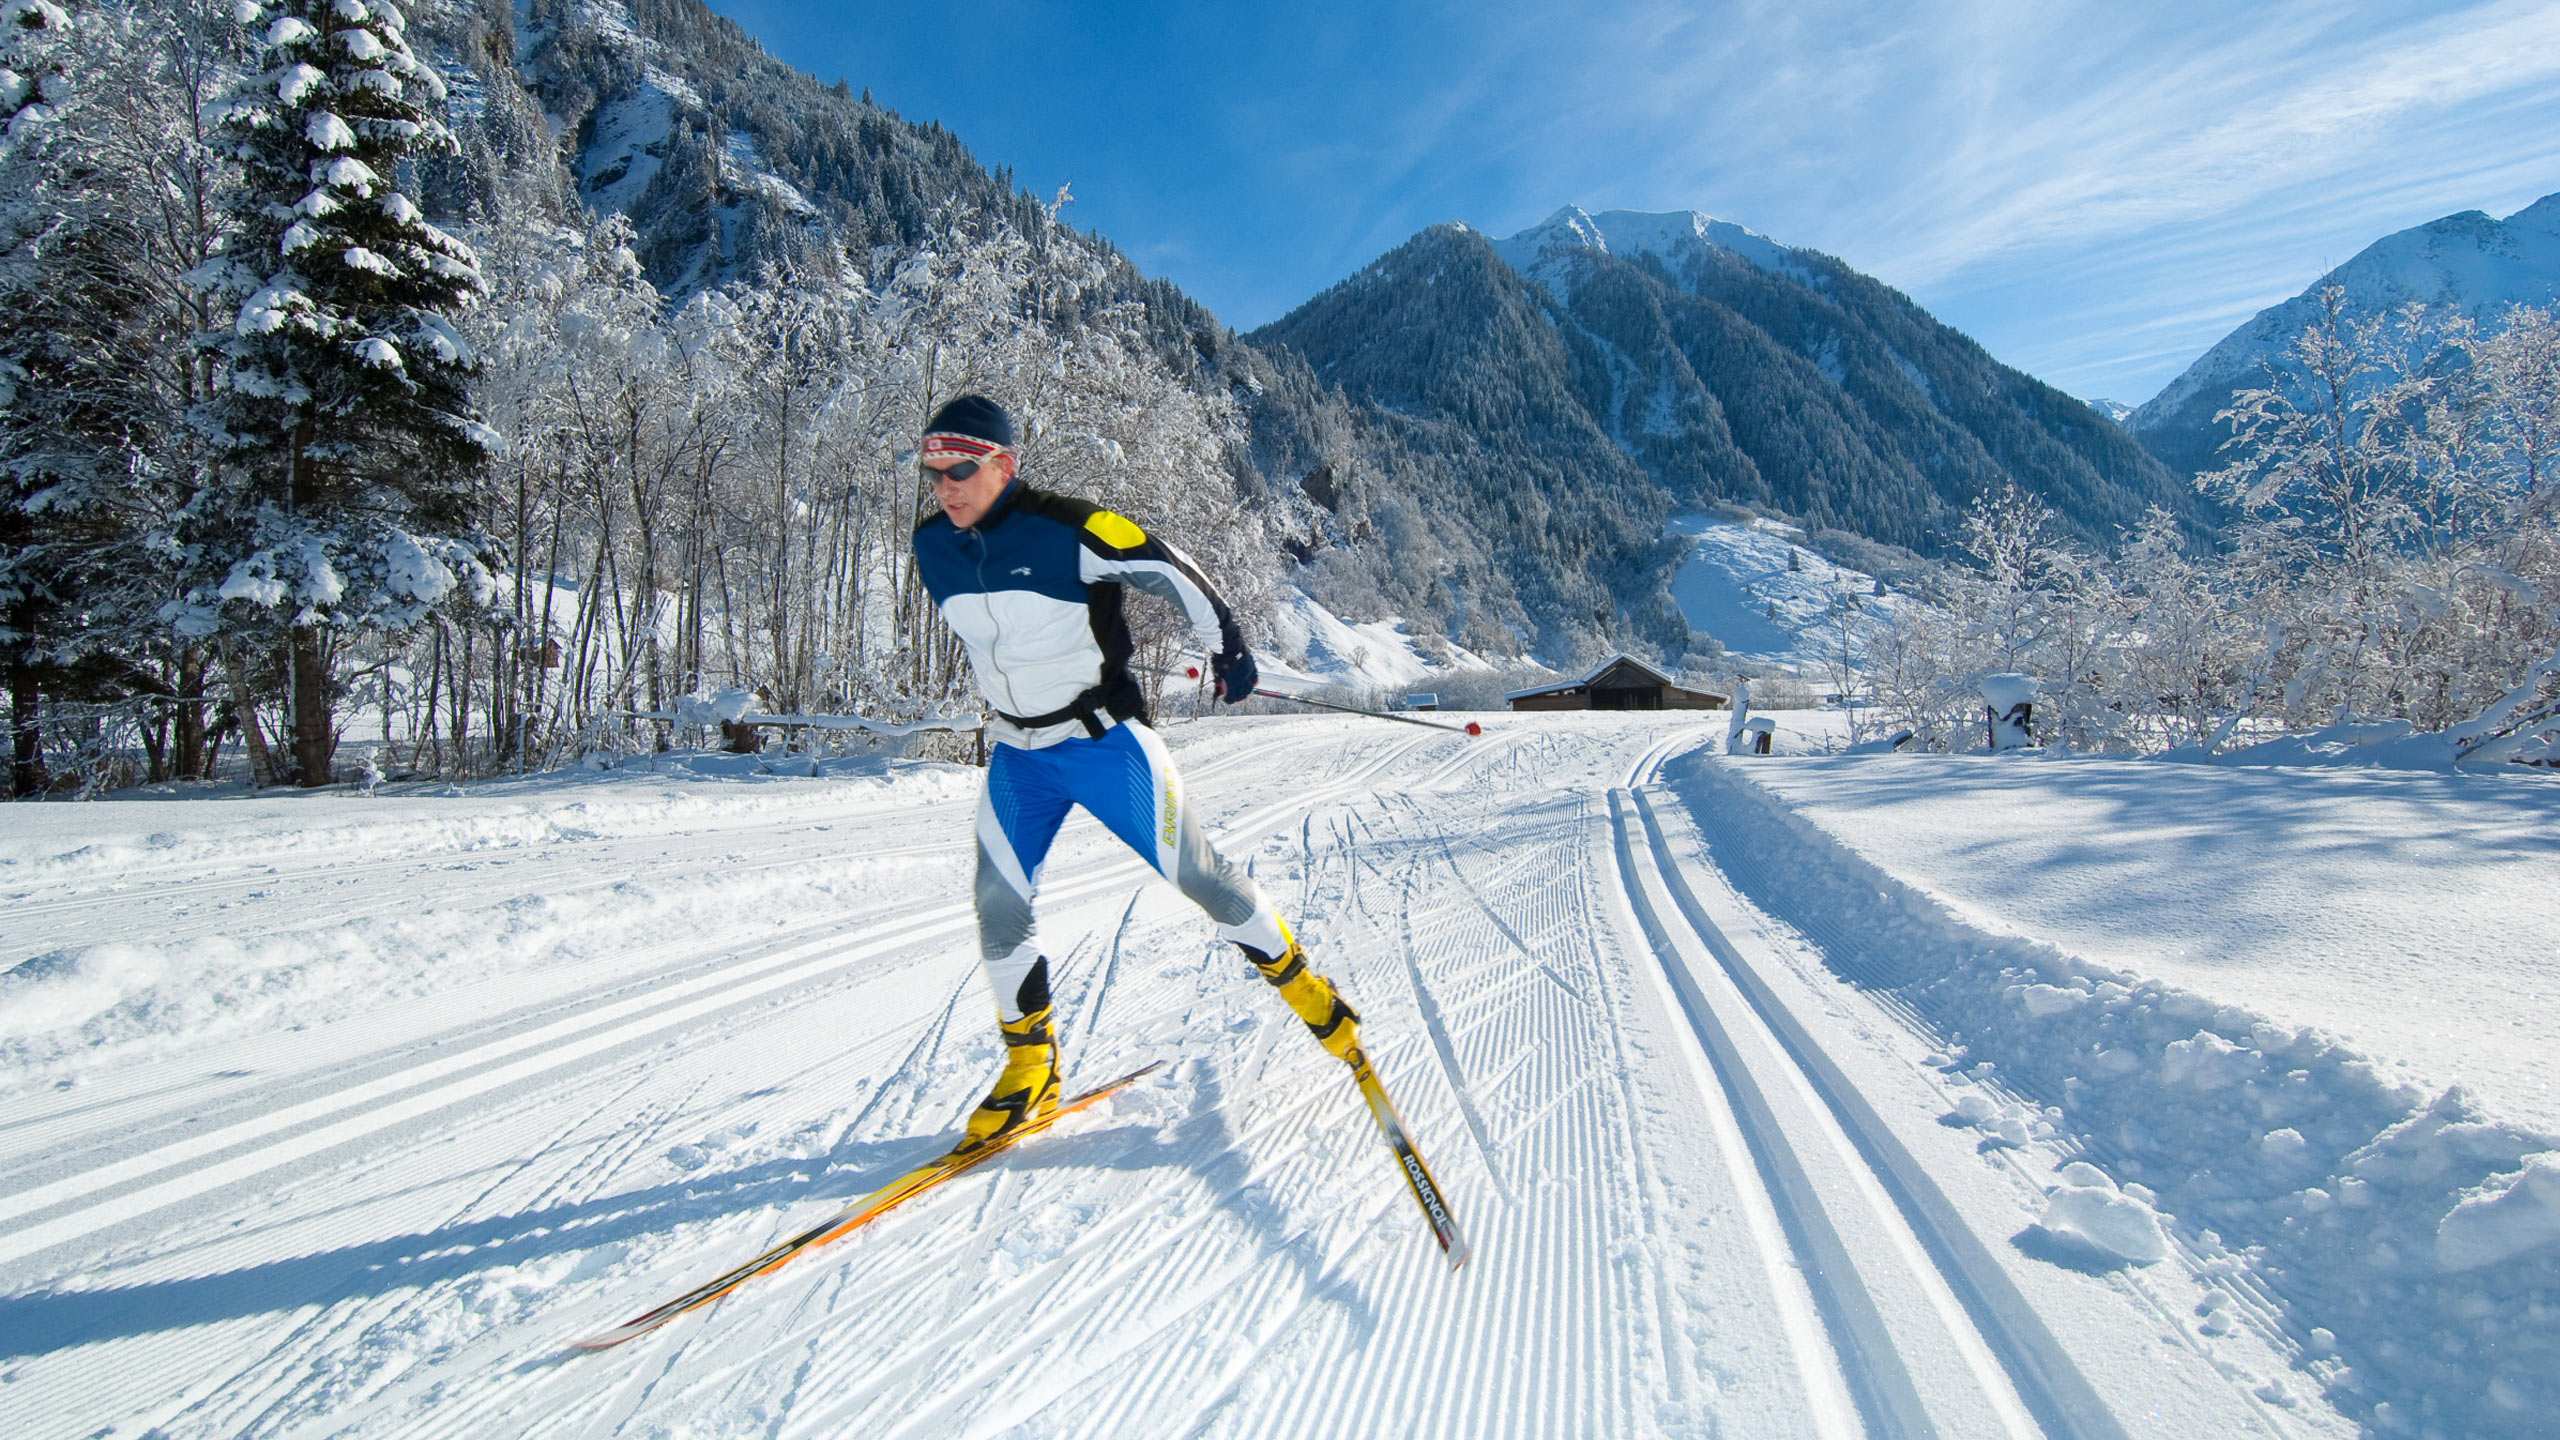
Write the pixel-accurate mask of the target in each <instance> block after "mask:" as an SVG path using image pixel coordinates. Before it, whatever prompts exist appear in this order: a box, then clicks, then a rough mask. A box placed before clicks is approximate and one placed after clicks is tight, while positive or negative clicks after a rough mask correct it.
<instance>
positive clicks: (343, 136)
mask: <svg viewBox="0 0 2560 1440" xmlns="http://www.w3.org/2000/svg"><path fill="white" fill-rule="evenodd" d="M302 135H303V138H304V139H305V140H308V141H309V142H310V143H311V148H312V149H314V150H353V149H354V148H356V132H354V131H353V130H350V129H348V128H347V122H346V121H344V120H341V119H339V118H338V117H337V116H335V115H333V114H331V113H329V112H328V111H326V110H314V111H312V112H311V118H310V119H308V120H306V121H304V122H303V126H302Z"/></svg>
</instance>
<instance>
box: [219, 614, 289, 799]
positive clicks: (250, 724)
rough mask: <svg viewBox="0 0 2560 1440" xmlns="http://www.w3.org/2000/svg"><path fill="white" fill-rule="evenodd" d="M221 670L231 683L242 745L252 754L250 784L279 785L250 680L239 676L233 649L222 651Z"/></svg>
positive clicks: (238, 665) (236, 656) (252, 785)
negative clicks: (259, 722) (250, 690)
mask: <svg viewBox="0 0 2560 1440" xmlns="http://www.w3.org/2000/svg"><path fill="white" fill-rule="evenodd" d="M222 669H223V673H224V675H226V676H227V677H228V678H229V680H230V682H231V713H232V716H233V719H234V720H235V722H236V723H237V724H238V725H239V727H240V743H241V744H242V745H244V746H246V747H248V751H249V784H250V785H251V787H253V788H254V787H256V786H260V785H272V784H274V783H275V782H276V762H275V756H273V755H272V754H270V753H268V750H267V735H266V731H265V730H264V729H262V728H260V726H259V724H258V704H257V701H256V700H255V699H254V698H253V697H252V696H251V695H250V693H249V681H248V677H246V676H244V675H242V674H241V673H240V656H239V653H238V652H237V651H235V650H233V649H232V648H231V647H230V646H228V645H225V646H224V647H223V648H222Z"/></svg>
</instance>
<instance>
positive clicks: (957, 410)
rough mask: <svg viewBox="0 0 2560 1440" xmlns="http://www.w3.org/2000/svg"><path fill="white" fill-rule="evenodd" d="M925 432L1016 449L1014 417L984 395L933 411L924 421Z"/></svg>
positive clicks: (965, 396) (961, 398)
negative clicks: (928, 418) (958, 436)
mask: <svg viewBox="0 0 2560 1440" xmlns="http://www.w3.org/2000/svg"><path fill="white" fill-rule="evenodd" d="M924 433H925V434H926V435H928V436H932V435H966V436H968V437H970V438H971V439H973V440H984V441H986V442H987V443H988V444H990V445H1001V446H1003V447H1004V448H1006V449H1007V450H1010V449H1012V448H1013V417H1012V416H1010V415H1007V414H1005V413H1004V407H1003V406H1001V405H999V404H997V403H996V402H994V401H993V400H990V399H988V398H987V397H986V396H984V395H963V396H961V397H960V398H959V399H957V400H954V401H952V402H951V403H949V404H947V405H945V406H943V407H942V408H941V409H939V410H936V411H934V412H933V418H932V419H930V420H927V421H926V422H924Z"/></svg>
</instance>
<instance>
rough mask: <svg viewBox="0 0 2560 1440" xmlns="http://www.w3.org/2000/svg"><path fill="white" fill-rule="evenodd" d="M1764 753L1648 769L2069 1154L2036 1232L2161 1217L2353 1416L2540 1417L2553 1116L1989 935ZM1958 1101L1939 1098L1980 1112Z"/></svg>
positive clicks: (2554, 1362) (2162, 1228)
mask: <svg viewBox="0 0 2560 1440" xmlns="http://www.w3.org/2000/svg"><path fill="white" fill-rule="evenodd" d="M1857 763H1863V764H1867V765H1871V766H1878V767H1891V766H1898V765H1907V764H1908V763H1910V762H1908V761H1905V760H1878V761H1866V762H1857ZM1768 769H1769V767H1768V766H1767V764H1766V763H1765V762H1764V763H1760V764H1753V765H1747V766H1746V765H1743V764H1738V763H1734V762H1728V761H1723V760H1720V759H1715V758H1712V757H1708V756H1705V755H1702V754H1701V755H1692V756H1690V757H1687V758H1684V759H1683V760H1681V761H1679V762H1676V763H1675V764H1674V765H1672V766H1671V767H1670V768H1669V770H1668V771H1667V772H1666V778H1667V779H1668V780H1669V782H1670V783H1671V785H1672V786H1673V787H1674V789H1675V791H1676V792H1677V793H1678V794H1679V796H1680V798H1681V799H1682V800H1683V802H1684V803H1686V804H1688V805H1689V806H1690V808H1691V810H1692V812H1693V813H1694V814H1695V815H1696V816H1697V817H1698V819H1699V822H1700V824H1701V826H1702V827H1703V828H1704V829H1705V830H1706V831H1707V833H1709V834H1710V835H1712V836H1715V837H1717V844H1716V854H1717V858H1718V861H1719V863H1721V864H1724V865H1725V866H1726V868H1727V872H1728V874H1730V875H1731V876H1732V877H1733V879H1734V883H1735V885H1736V887H1737V888H1738V889H1740V890H1741V891H1742V892H1743V893H1744V894H1745V895H1746V896H1747V897H1748V898H1750V899H1751V900H1752V901H1754V903H1756V904H1758V905H1760V906H1761V907H1762V908H1764V909H1766V910H1768V911H1770V912H1771V913H1773V914H1775V915H1777V916H1778V917H1780V918H1782V919H1786V920H1788V921H1790V922H1792V923H1795V924H1796V925H1798V926H1799V928H1802V929H1804V930H1805V931H1806V932H1807V934H1808V935H1810V936H1814V937H1815V938H1816V939H1817V941H1818V942H1819V943H1820V944H1821V945H1822V947H1823V951H1824V953H1825V956H1826V958H1827V959H1828V961H1829V962H1830V963H1831V964H1832V965H1833V966H1834V967H1835V968H1837V969H1839V970H1840V971H1841V973H1842V974H1843V976H1844V978H1847V979H1850V980H1852V981H1853V982H1854V983H1857V984H1860V985H1862V986H1867V987H1871V988H1877V989H1882V990H1889V991H1890V992H1891V993H1892V994H1893V995H1894V996H1895V997H1896V998H1897V1000H1898V1001H1900V1002H1901V1003H1902V1004H1905V1005H1907V1006H1909V1007H1910V1009H1911V1010H1912V1011H1913V1012H1914V1013H1916V1014H1917V1015H1918V1016H1919V1017H1921V1020H1922V1022H1923V1023H1924V1024H1925V1025H1926V1026H1927V1027H1928V1028H1929V1029H1930V1030H1931V1031H1933V1032H1934V1034H1935V1036H1936V1037H1937V1038H1938V1040H1939V1041H1940V1043H1942V1044H1943V1045H1945V1046H1946V1047H1947V1053H1948V1056H1949V1057H1950V1058H1949V1060H1948V1064H1949V1066H1950V1067H1951V1068H1957V1067H1961V1068H1962V1069H1964V1070H1967V1071H1978V1072H1979V1073H1982V1074H1986V1075H1988V1074H1995V1073H1996V1075H1997V1077H1998V1079H1999V1082H2000V1084H2001V1085H2002V1086H2003V1087H2005V1089H2006V1090H2007V1091H2008V1092H2009V1093H2010V1094H2014V1095H2016V1096H2019V1097H2022V1100H2023V1104H2022V1105H2020V1106H2019V1107H2018V1109H2019V1110H2020V1111H2024V1112H2026V1113H2032V1114H2034V1115H2036V1116H2037V1117H2038V1118H2039V1119H2040V1120H2041V1121H2043V1122H2044V1123H2045V1124H2047V1125H2049V1126H2050V1127H2051V1129H2052V1130H2053V1132H2054V1133H2055V1134H2056V1135H2057V1137H2058V1138H2060V1139H2062V1140H2064V1141H2066V1142H2067V1143H2068V1144H2069V1145H2070V1146H2072V1147H2074V1148H2076V1149H2077V1150H2079V1151H2080V1152H2081V1153H2082V1154H2083V1155H2084V1156H2085V1158H2086V1160H2087V1161H2088V1162H2089V1163H2087V1164H2085V1165H2075V1166H2072V1167H2068V1168H2066V1170H2065V1171H2064V1173H2063V1174H2062V1175H2061V1176H2060V1177H2058V1178H2059V1181H2060V1183H2059V1184H2057V1185H2056V1186H2055V1187H2054V1189H2053V1190H2052V1191H2051V1192H2050V1193H2049V1195H2048V1197H2047V1201H2046V1206H2045V1210H2044V1213H2043V1215H2042V1217H2041V1219H2040V1222H2039V1225H2038V1227H2037V1228H2038V1229H2040V1230H2041V1231H2043V1232H2044V1234H2045V1236H2046V1237H2047V1238H2048V1239H2049V1240H2051V1241H2055V1242H2059V1243H2060V1244H2062V1245H2064V1246H2067V1247H2068V1248H2069V1249H2071V1250H2073V1251H2076V1252H2078V1253H2080V1254H2081V1255H2083V1256H2097V1257H2104V1258H2107V1259H2109V1260H2110V1261H2112V1262H2115V1263H2137V1264H2139V1263H2150V1262H2152V1261H2156V1260H2158V1259H2160V1258H2162V1257H2163V1256H2164V1255H2166V1254H2167V1253H2168V1250H2167V1246H2166V1241H2165V1239H2164V1238H2163V1237H2164V1235H2165V1234H2166V1233H2167V1232H2168V1231H2174V1232H2175V1233H2176V1234H2178V1235H2180V1236H2183V1237H2185V1238H2186V1239H2187V1240H2188V1242H2189V1243H2190V1244H2191V1245H2192V1246H2193V1247H2194V1249H2195V1250H2196V1252H2197V1253H2198V1254H2199V1255H2202V1256H2205V1257H2207V1258H2208V1262H2209V1263H2211V1264H2215V1265H2226V1266H2240V1267H2246V1268H2247V1269H2249V1270H2250V1271H2252V1272H2254V1274H2255V1276H2256V1277H2257V1279H2258V1280H2259V1281H2260V1282H2261V1283H2262V1284H2263V1285H2264V1286H2265V1288H2266V1289H2267V1290H2269V1291H2271V1292H2272V1293H2273V1294H2274V1295H2275V1296H2276V1297H2277V1298H2278V1300H2279V1301H2280V1302H2281V1303H2282V1305H2283V1306H2284V1309H2285V1320H2286V1324H2287V1328H2288V1329H2289V1331H2290V1332H2291V1333H2292V1334H2293V1335H2294V1336H2295V1337H2296V1339H2297V1341H2298V1342H2299V1343H2300V1344H2301V1349H2302V1358H2301V1361H2300V1364H2301V1366H2302V1368H2303V1369H2304V1370H2305V1371H2306V1372H2308V1374H2309V1375H2310V1376H2311V1378H2312V1379H2313V1380H2314V1381H2315V1382H2316V1383H2318V1384H2319V1385H2320V1386H2321V1387H2322V1388H2323V1389H2324V1390H2325V1391H2326V1392H2327V1393H2328V1395H2329V1396H2330V1398H2331V1400H2332V1401H2333V1402H2334V1403H2335V1404H2337V1405H2338V1406H2339V1407H2340V1408H2341V1409H2342V1410H2344V1411H2346V1412H2347V1413H2349V1414H2351V1415H2355V1416H2357V1417H2358V1418H2360V1419H2362V1420H2363V1421H2365V1422H2366V1423H2368V1424H2369V1425H2371V1426H2372V1427H2373V1429H2374V1430H2376V1431H2377V1432H2380V1433H2384V1434H2425V1433H2438V1434H2473V1435H2485V1434H2514V1435H2523V1434H2533V1433H2542V1431H2543V1422H2544V1421H2545V1420H2546V1419H2547V1418H2548V1416H2549V1415H2551V1414H2552V1413H2554V1411H2555V1410H2560V1155H2554V1154H2553V1153H2552V1152H2553V1151H2554V1150H2555V1149H2556V1148H2560V1139H2555V1138H2554V1137H2553V1136H2552V1135H2550V1134H2545V1133H2539V1132H2535V1131H2532V1130H2528V1129H2525V1128H2523V1127H2519V1126H2515V1125H2510V1124H2503V1123H2500V1122H2499V1121H2497V1120H2496V1119H2494V1118H2492V1117H2490V1116H2488V1115H2486V1114H2484V1113H2482V1111H2481V1110H2480V1108H2479V1106H2478V1105H2477V1104H2476V1103H2475V1102H2474V1100H2473V1099H2472V1097H2471V1096H2470V1094H2469V1093H2468V1092H2466V1091H2464V1090H2462V1089H2460V1088H2458V1087H2456V1088H2452V1089H2448V1090H2446V1091H2444V1092H2442V1093H2440V1094H2434V1095H2430V1094H2428V1093H2427V1092H2426V1091H2425V1090H2423V1089H2421V1088H2420V1087H2418V1086H2415V1085H2411V1084H2409V1083H2407V1082H2405V1081H2404V1080H2401V1079H2399V1078H2397V1077H2396V1076H2395V1075H2394V1074H2393V1073H2392V1072H2391V1071H2389V1070H2387V1069H2386V1068H2384V1067H2383V1066H2381V1065H2379V1064H2377V1063H2376V1062H2375V1061H2374V1060H2373V1059H2372V1058H2370V1057H2368V1056H2366V1055H2364V1054H2361V1053H2359V1052H2357V1051H2355V1050H2352V1049H2350V1048H2348V1047H2347V1046H2346V1045H2345V1044H2344V1043H2342V1042H2341V1041H2339V1040H2338V1039H2337V1038H2336V1037H2335V1036H2333V1035H2331V1034H2328V1033H2326V1032H2323V1031H2321V1030H2318V1029H2310V1028H2293V1027H2288V1026H2284V1025H2279V1024H2276V1023H2273V1022H2271V1021H2269V1020H2267V1019H2266V1018H2265V1017H2263V1016H2262V1015H2259V1014H2256V1013H2253V1012H2251V1011H2249V1010H2246V1009H2243V1008H2241V1007H2238V1006H2234V1005H2229V1004H2223V1003H2218V1002H2216V1001H2215V1000H2213V999H2210V998H2207V997H2205V996H2203V995H2199V994H2197V993H2194V992H2193V991H2190V990H2185V989H2181V988H2178V987H2176V986H2173V985H2169V984H2166V983H2163V982H2162V981H2160V980H2157V979H2149V978H2144V977H2141V976H2138V975H2134V974H2131V973H2127V972H2125V971H2123V970H2119V969H2115V968H2112V967H2108V966H2103V965H2099V964H2096V963H2093V962H2091V961H2088V960H2086V959H2083V958H2081V957H2079V956H2076V955H2073V954H2069V953H2066V952H2064V951H2062V950H2060V949H2057V948H2055V947H2054V946H2052V945H2050V944H2047V943H2044V942H2042V941H2038V940H2033V939H2027V938H2021V937H2017V936H2010V935H2002V934H1997V933H1993V932H1992V931H1990V930H1987V929H1985V928H1983V927H1981V926H1979V925H1977V924H1975V923H1972V922H1971V921H1970V920H1968V919H1967V918H1966V917H1965V916H1964V915H1962V914H1960V913H1959V912H1958V911H1957V910H1955V909H1954V908H1953V907H1951V906H1950V905H1948V904H1946V903H1945V902H1942V901H1940V900H1938V899H1937V898H1935V897H1933V896H1931V895H1930V894H1928V893H1927V892H1925V891H1923V890H1921V889H1919V888H1917V887H1916V886H1914V885H1912V884H1910V883H1907V882H1906V881H1905V880H1903V879H1901V878H1900V877H1899V876H1897V875H1896V874H1894V873H1891V872H1889V871H1888V870H1886V869H1884V868H1881V867H1879V866H1878V865H1876V864H1874V863H1872V862H1871V861H1869V860H1868V859H1866V858H1864V857H1862V856H1861V855H1859V854H1858V853H1856V852H1855V851H1852V850H1851V849H1849V848H1848V847H1847V846H1846V845H1844V844H1842V843H1841V842H1840V841H1838V840H1836V839H1834V838H1833V837H1832V836H1831V835H1830V834H1828V833H1826V832H1825V831H1824V830H1822V829H1821V828H1820V827H1818V826H1816V825H1815V824H1813V823H1812V822H1811V821H1809V820H1807V819H1805V818H1804V817H1802V816H1800V815H1798V814H1796V813H1794V812H1793V811H1792V810H1791V809H1790V808H1789V807H1788V806H1787V805H1786V804H1785V803H1784V802H1782V801H1780V800H1778V799H1777V798H1775V796H1773V795H1772V794H1771V792H1770V791H1768V790H1767V789H1765V788H1763V786H1762V785H1761V784H1759V783H1756V782H1757V777H1759V776H1760V775H1762V774H1763V773H1765V772H1766V771H1767V770H1768ZM2189 883H2191V884H2202V883H2205V882H2204V880H2203V877H2201V876H2197V875H2190V876H2189ZM2451 918H2452V917H2451V916H2450V915H2448V917H2447V920H2448V923H2451ZM1986 1062H1987V1064H1988V1065H1989V1066H1990V1067H1991V1068H1990V1069H1988V1070H1983V1069H1981V1067H1983V1066H1984V1065H1985V1064H1986ZM1968 1098H1970V1097H1968ZM1983 1100H1984V1103H1983V1104H1981V1105H1977V1106H1974V1107H1972V1108H1973V1110H1974V1111H1975V1112H1976V1113H1974V1114H1970V1115H1968V1114H1963V1113H1960V1114H1959V1115H1958V1116H1956V1117H1953V1118H1954V1119H1955V1120H1956V1121H1957V1122H1959V1123H1973V1124H1977V1125H1981V1124H1985V1123H1986V1122H1988V1123H1996V1122H1997V1121H1998V1120H1999V1119H2000V1118H2002V1116H2001V1108H2000V1105H1999V1103H1998V1102H1997V1101H1995V1100H1993V1099H1992V1097H1991V1096H1989V1095H1987V1094H1986V1095H1985V1096H1984V1097H1983ZM2110 1177H2113V1178H2110ZM2223 1323H2226V1324H2227V1323H2228V1322H2227V1321H2225V1322H2223ZM2207 1330H2208V1333H2211V1331H2210V1323H2208V1326H2207Z"/></svg>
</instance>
